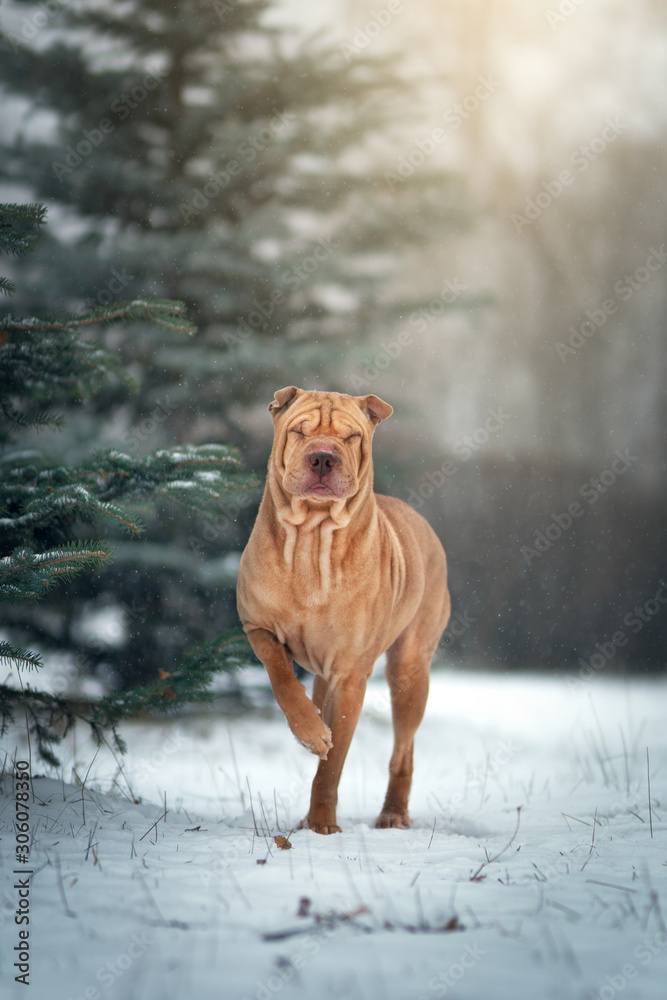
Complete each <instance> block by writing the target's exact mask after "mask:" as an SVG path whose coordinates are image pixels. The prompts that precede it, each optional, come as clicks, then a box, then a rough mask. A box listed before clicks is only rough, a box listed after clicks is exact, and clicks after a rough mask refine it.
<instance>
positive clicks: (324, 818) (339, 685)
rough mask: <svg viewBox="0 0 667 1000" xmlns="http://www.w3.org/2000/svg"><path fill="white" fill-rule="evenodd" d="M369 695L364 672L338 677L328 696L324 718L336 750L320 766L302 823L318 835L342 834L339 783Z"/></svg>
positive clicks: (334, 680) (333, 749)
mask: <svg viewBox="0 0 667 1000" xmlns="http://www.w3.org/2000/svg"><path fill="white" fill-rule="evenodd" d="M365 692H366V676H365V674H363V673H362V674H360V675H354V674H352V675H347V676H345V677H343V678H339V677H336V678H334V679H333V681H332V682H331V683H330V684H329V686H328V688H327V692H326V694H325V696H324V703H323V705H322V716H323V717H324V721H325V723H326V724H327V725H328V726H329V727H330V728H331V731H332V734H333V747H332V749H331V750H330V752H329V753H328V754H327V756H326V757H323V758H322V760H320V763H319V764H318V766H317V774H316V775H315V779H314V781H313V787H312V791H311V796H310V809H309V810H308V815H307V817H306V818H305V820H303V823H302V824H301V825H302V826H307V827H308V829H310V830H314V831H315V832H316V833H325V834H326V833H340V832H341V829H340V827H339V826H338V824H337V823H336V804H337V802H338V783H339V781H340V776H341V772H342V770H343V764H344V763H345V758H346V757H347V751H348V750H349V748H350V743H351V742H352V737H353V735H354V730H355V729H356V727H357V722H358V721H359V716H360V714H361V709H362V706H363V703H364V694H365Z"/></svg>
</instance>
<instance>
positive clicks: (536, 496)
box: [0, 0, 667, 691]
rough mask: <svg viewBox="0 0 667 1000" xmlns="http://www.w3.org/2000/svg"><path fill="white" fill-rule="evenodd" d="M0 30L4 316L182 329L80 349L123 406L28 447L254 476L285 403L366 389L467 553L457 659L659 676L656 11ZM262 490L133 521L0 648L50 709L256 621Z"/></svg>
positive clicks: (659, 111)
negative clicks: (177, 451)
mask: <svg viewBox="0 0 667 1000" xmlns="http://www.w3.org/2000/svg"><path fill="white" fill-rule="evenodd" d="M0 27H1V29H2V36H3V37H2V40H1V42H2V54H1V58H0V88H1V90H2V96H1V102H2V104H1V106H2V114H1V117H0V201H5V202H10V201H13V202H22V201H31V202H35V201H38V202H42V203H44V204H45V205H46V206H47V208H48V221H49V225H48V227H47V229H46V233H45V238H44V240H43V241H42V243H41V244H40V246H39V248H38V249H37V250H36V251H35V252H34V253H33V254H32V255H31V256H30V257H29V258H28V259H27V261H22V262H21V263H20V264H19V263H16V264H15V265H13V268H12V269H11V270H10V272H9V273H10V274H11V276H12V277H13V279H14V280H15V281H16V283H17V291H16V293H15V295H14V297H13V301H12V309H13V310H14V311H15V312H22V313H23V314H24V315H31V314H33V313H40V312H43V311H47V312H51V311H62V310H69V311H70V312H72V313H74V314H77V313H80V312H82V311H83V310H85V309H89V308H91V307H92V306H95V305H107V304H108V303H109V302H112V301H114V300H115V299H122V300H132V299H141V298H143V297H147V296H157V297H168V298H173V299H181V300H184V301H185V302H186V303H187V306H188V314H189V316H190V318H191V319H192V320H193V322H194V323H195V324H196V326H197V332H196V334H194V335H193V336H192V337H189V338H187V337H183V336H177V335H174V337H173V338H170V337H168V336H165V331H164V329H161V328H159V329H158V328H155V327H151V326H149V325H145V326H141V325H139V326H137V325H135V326H133V327H132V328H131V329H130V328H126V327H123V326H122V325H120V324H118V325H113V326H110V327H108V328H107V329H106V331H105V332H104V333H103V334H102V335H100V334H99V333H96V334H94V336H95V337H98V338H100V336H101V339H102V341H103V343H104V345H105V346H106V347H107V348H108V349H110V350H112V351H113V352H115V353H116V354H117V355H118V357H119V358H120V359H121V360H122V362H123V363H124V365H125V366H126V368H127V369H128V370H129V372H130V373H131V375H132V376H133V377H134V379H135V380H136V382H137V385H138V389H137V391H136V392H135V393H132V392H129V391H128V389H127V388H126V387H125V386H122V385H120V384H118V385H117V386H115V387H114V386H108V387H107V388H106V389H105V390H104V391H103V392H102V393H100V394H98V395H97V396H96V397H95V398H94V399H93V400H91V401H89V402H86V403H81V404H80V405H77V406H73V407H72V408H71V410H70V412H69V413H68V414H67V416H68V422H67V425H66V427H65V428H64V429H63V430H62V431H61V432H60V433H59V434H57V435H50V436H49V439H48V444H45V439H44V438H43V437H41V438H40V437H38V436H37V435H35V433H34V432H30V433H26V434H25V435H24V436H23V440H22V442H21V447H22V448H24V449H39V448H41V447H46V448H48V452H49V457H50V459H51V460H54V459H55V460H56V461H62V462H63V463H67V462H71V461H73V460H74V459H78V458H80V457H81V456H82V455H84V454H87V453H89V452H91V451H94V450H95V449H99V448H107V449H109V448H115V449H118V450H119V451H125V452H127V453H129V454H131V455H145V454H148V453H149V452H152V451H154V450H155V449H157V448H160V447H164V446H173V445H177V444H184V443H193V444H204V443H208V442H212V443H221V444H222V443H224V444H232V445H236V446H238V447H239V448H240V450H241V452H242V454H243V455H244V457H245V464H246V469H248V470H250V471H254V472H255V473H256V476H257V479H258V480H259V481H260V483H261V481H262V479H263V474H264V468H265V463H266V458H267V456H268V450H269V447H270V440H271V424H270V420H269V418H268V415H267V413H266V406H267V404H268V402H269V401H270V400H271V398H272V396H273V393H274V391H275V390H276V389H277V388H280V387H281V386H283V385H289V384H297V385H302V386H304V387H309V388H322V389H337V390H339V391H343V392H350V393H352V394H358V395H361V394H366V393H369V392H373V393H376V394H377V395H379V396H381V397H382V398H384V399H386V400H387V401H388V402H390V403H391V404H392V405H393V406H394V409H395V415H394V417H393V418H392V419H391V420H390V421H389V422H388V423H387V424H383V426H382V428H381V429H380V432H379V433H378V434H377V435H376V439H375V442H376V444H375V468H376V489H377V490H378V491H380V492H390V493H393V494H395V495H397V496H399V497H402V498H403V499H406V500H408V502H410V503H412V504H413V505H414V506H416V507H417V508H418V509H420V511H421V512H422V513H423V514H424V515H425V516H426V517H427V518H428V519H429V520H430V521H431V523H432V524H433V526H434V527H435V528H436V530H437V531H438V533H439V535H440V537H441V538H442V540H443V543H444V544H445V547H446V549H447V552H448V556H449V560H450V572H451V589H452V596H453V608H454V615H453V618H452V622H451V624H450V627H449V628H448V630H447V633H446V635H445V638H444V640H443V644H444V646H445V647H446V651H445V656H446V658H447V659H449V660H450V662H451V661H456V662H465V663H466V664H468V665H470V666H472V667H476V666H485V667H498V668H522V669H525V668H528V669H553V668H567V669H570V668H572V666H573V665H576V664H577V663H578V662H580V661H583V665H592V666H593V669H602V668H604V669H605V670H607V671H609V672H611V671H617V670H627V671H641V670H646V669H658V668H660V667H662V665H663V664H664V655H665V654H664V650H665V648H666V642H665V639H666V638H667V584H664V583H663V582H662V581H663V579H664V578H665V577H667V567H666V566H665V560H664V553H665V550H666V542H667V523H666V518H665V499H666V498H665V485H666V483H665V480H666V465H665V460H666V455H665V426H666V417H667V406H666V398H665V392H666V389H665V386H666V384H667V353H666V351H665V320H666V318H667V317H666V313H667V308H666V307H667V300H666V293H667V282H666V280H665V277H666V275H667V267H666V266H665V265H666V264H667V255H666V254H665V241H666V229H667V226H666V222H667V205H666V202H665V197H664V183H665V176H667V149H666V139H667V88H666V87H665V82H666V80H665V75H666V71H667V8H665V6H664V5H663V4H661V3H659V2H658V0H638V2H636V3H634V4H631V5H630V4H627V3H624V2H620V0H580V2H578V3H577V2H574V0H573V2H570V0H561V2H559V0H550V2H548V0H415V2H411V3H409V4H408V3H407V2H406V0H403V2H399V0H390V2H387V3H384V2H383V0H375V2H372V3H366V2H365V0H355V2H351V0H347V2H346V0H327V2H326V3H324V2H322V3H318V4H312V3H305V2H304V0H276V2H272V3H265V2H264V0H247V2H246V0H171V2H168V0H127V2H111V3H106V2H105V3H102V2H97V0H71V2H66V0H46V2H44V3H36V4H35V3H25V2H22V0H11V2H8V0H7V2H3V3H1V4H0ZM91 336H93V334H91ZM15 451H16V449H14V452H15ZM260 495H261V486H260V487H258V488H257V489H256V490H255V491H253V492H249V493H247V495H245V496H243V497H242V498H241V499H237V500H235V501H230V502H229V503H228V504H226V505H221V507H220V510H219V513H218V514H217V515H216V516H215V517H206V518H204V517H199V516H196V515H193V514H188V513H187V512H184V511H179V510H178V509H177V508H175V506H174V505H173V504H171V505H170V504H168V503H165V504H163V505H162V508H160V507H158V509H157V511H151V512H148V511H146V512H144V514H145V516H144V520H145V521H146V522H147V530H146V534H145V535H144V536H143V539H142V540H141V541H138V542H136V541H128V540H127V539H125V538H122V537H120V536H119V538H118V539H117V540H116V541H115V542H114V546H113V547H114V551H115V560H114V562H113V564H112V565H111V566H110V567H109V568H107V569H105V570H104V571H102V572H100V573H99V574H97V575H96V576H94V577H93V578H90V577H87V578H86V580H85V581H84V580H83V579H82V578H79V579H77V580H74V581H71V582H70V583H69V584H68V585H67V586H66V587H64V588H61V589H60V590H59V591H58V592H56V591H55V590H54V591H53V593H52V594H50V596H49V599H48V602H43V603H42V604H39V605H28V604H26V605H19V606H17V605H16V604H14V605H7V606H6V607H5V608H0V614H1V617H0V630H1V631H2V633H3V635H5V636H8V637H10V638H15V639H16V640H17V641H21V642H26V641H30V642H32V643H33V644H35V643H36V644H37V645H38V647H39V648H40V649H41V650H42V651H43V652H44V653H49V654H50V657H51V658H50V661H49V662H50V663H51V664H52V665H53V666H52V670H51V675H50V676H51V681H49V682H47V683H53V678H54V677H55V676H56V675H57V676H59V677H60V678H62V677H66V678H67V682H68V684H69V683H71V684H72V685H74V684H76V683H80V682H81V681H82V680H83V679H85V678H88V679H89V678H95V683H94V684H91V683H88V687H87V688H86V685H85V684H84V685H83V686H84V689H87V690H90V691H92V690H104V689H106V688H108V687H109V686H118V685H121V686H125V685H129V684H132V683H137V682H145V681H147V680H149V679H150V678H152V677H154V676H156V674H157V672H158V670H159V669H160V668H163V669H169V666H170V665H171V664H174V663H176V662H178V660H179V659H180V657H181V656H182V654H183V651H184V650H185V649H186V648H187V647H188V646H190V645H191V644H192V643H193V642H198V641H202V640H208V639H211V638H212V637H213V636H215V635H216V634H218V633H219V632H221V631H222V630H223V629H226V628H230V627H231V628H233V627H235V626H236V625H237V624H238V623H237V619H236V613H235V600H234V584H235V573H236V568H237V565H238V559H239V555H240V552H241V550H242V548H243V546H244V544H245V541H246V539H247V537H248V534H249V531H250V528H251V526H252V522H253V518H254V514H255V511H256V508H257V504H258V502H259V497H260ZM88 530H90V529H88ZM5 554H6V552H5V551H4V550H3V551H0V557H1V556H3V555H5ZM96 685H97V686H96ZM61 686H62V682H61Z"/></svg>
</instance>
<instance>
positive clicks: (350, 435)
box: [343, 431, 361, 441]
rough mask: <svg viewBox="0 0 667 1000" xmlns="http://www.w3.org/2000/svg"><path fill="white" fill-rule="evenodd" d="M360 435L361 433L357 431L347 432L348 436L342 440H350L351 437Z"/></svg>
mask: <svg viewBox="0 0 667 1000" xmlns="http://www.w3.org/2000/svg"><path fill="white" fill-rule="evenodd" d="M360 437H361V434H360V433H359V432H358V431H355V432H354V434H348V436H347V437H346V438H343V440H344V441H351V440H352V438H360Z"/></svg>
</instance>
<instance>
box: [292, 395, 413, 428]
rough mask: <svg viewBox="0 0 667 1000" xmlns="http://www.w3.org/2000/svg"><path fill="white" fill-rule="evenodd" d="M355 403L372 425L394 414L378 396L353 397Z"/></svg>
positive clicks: (391, 407) (391, 408)
mask: <svg viewBox="0 0 667 1000" xmlns="http://www.w3.org/2000/svg"><path fill="white" fill-rule="evenodd" d="M283 391H284V390H283ZM355 401H356V403H357V405H358V406H359V409H360V410H361V411H362V413H365V414H366V416H367V417H368V419H369V420H370V421H371V423H372V424H379V423H380V421H382V420H386V419H387V417H390V416H391V415H392V413H393V412H394V407H393V406H390V405H389V403H385V401H384V400H383V399H380V397H379V396H372V395H371V396H355Z"/></svg>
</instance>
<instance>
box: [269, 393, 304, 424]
mask: <svg viewBox="0 0 667 1000" xmlns="http://www.w3.org/2000/svg"><path fill="white" fill-rule="evenodd" d="M300 391H301V390H300V389H297V387H296V386H295V385H288V386H286V388H285V389H278V391H277V392H276V393H274V397H275V398H274V399H273V400H272V402H270V403H269V413H270V414H271V416H272V417H275V416H276V415H277V414H278V413H279V411H280V410H282V409H284V408H285V407H287V406H289V404H290V403H291V402H292V400H293V399H295V397H296V396H297V395H298V393H299V392H300Z"/></svg>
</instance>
